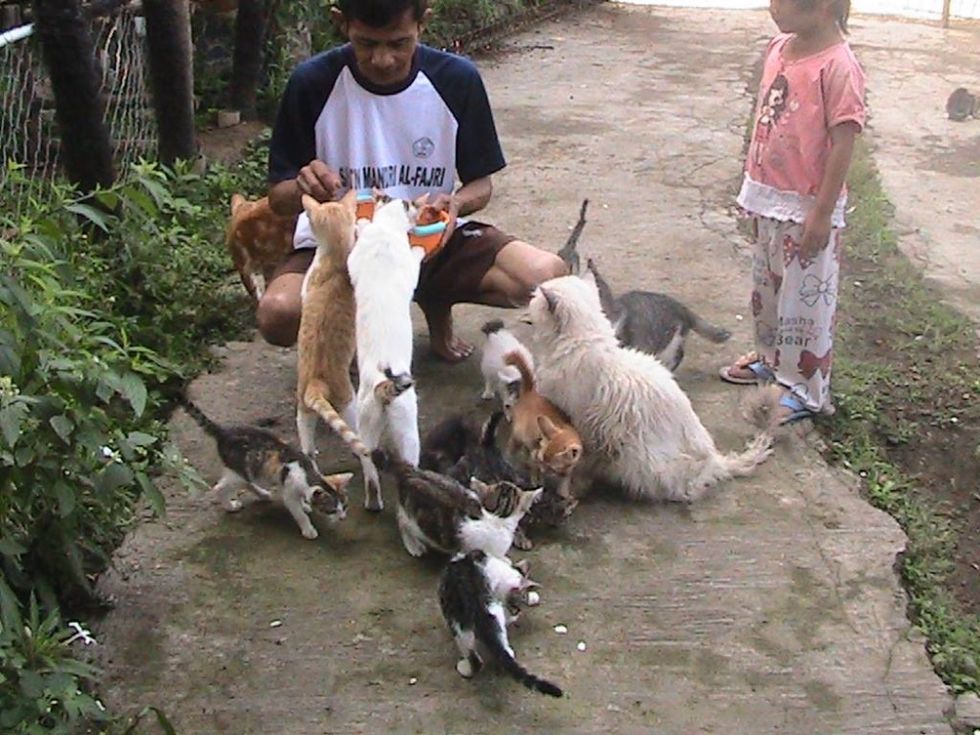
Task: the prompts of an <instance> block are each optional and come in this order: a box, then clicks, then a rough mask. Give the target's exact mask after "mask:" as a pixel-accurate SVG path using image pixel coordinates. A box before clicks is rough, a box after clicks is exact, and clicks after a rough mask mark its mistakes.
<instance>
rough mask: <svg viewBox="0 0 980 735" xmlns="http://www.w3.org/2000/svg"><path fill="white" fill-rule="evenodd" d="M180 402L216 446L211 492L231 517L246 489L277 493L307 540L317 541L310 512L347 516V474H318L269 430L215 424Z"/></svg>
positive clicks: (261, 494) (333, 517)
mask: <svg viewBox="0 0 980 735" xmlns="http://www.w3.org/2000/svg"><path fill="white" fill-rule="evenodd" d="M181 402H182V403H183V405H184V408H185V410H186V411H187V413H188V414H189V415H190V416H191V418H193V419H194V421H196V422H197V423H198V425H200V427H201V428H202V429H204V431H205V432H207V434H209V435H210V436H211V437H213V438H214V440H215V442H216V443H217V445H218V455H219V456H220V457H221V461H222V463H223V464H224V472H223V473H222V475H221V479H220V480H218V482H217V484H215V486H214V488H213V490H214V491H215V493H217V495H218V498H219V499H220V500H221V504H222V506H223V507H224V509H225V510H227V511H228V512H230V513H233V512H235V511H237V510H241V507H242V504H241V501H240V500H238V499H237V498H236V497H235V491H236V490H237V489H238V488H239V487H241V486H242V485H247V486H248V487H249V489H251V490H252V492H254V493H255V494H256V495H258V496H259V497H260V498H262V499H263V500H270V499H272V497H273V494H274V493H275V494H278V496H279V499H280V500H281V502H282V504H283V505H284V506H286V509H287V510H288V511H289V513H290V514H291V515H292V516H293V518H294V519H295V520H296V524H297V525H298V526H299V528H300V531H302V533H303V536H304V537H306V538H308V539H315V538H316V537H317V530H316V529H315V528H314V527H313V524H312V523H311V522H310V518H309V515H308V514H309V513H311V512H312V511H313V510H318V511H320V512H321V513H323V514H324V515H326V516H327V517H328V518H329V519H330V520H342V519H343V518H344V517H346V515H347V484H348V483H349V482H350V479H351V478H352V477H353V475H352V474H351V473H350V472H343V473H341V474H337V475H321V474H320V473H319V472H318V471H317V469H316V467H314V465H313V463H312V462H311V461H310V458H309V457H307V456H306V455H305V454H303V453H302V452H300V451H297V450H296V449H295V448H293V447H291V446H290V445H289V444H287V443H286V442H284V441H283V440H282V439H280V438H279V437H277V436H276V435H275V434H273V433H272V432H270V431H267V430H265V429H259V428H256V427H254V426H229V427H224V426H220V425H219V424H217V423H215V422H214V421H212V420H211V419H209V418H208V417H207V416H205V415H204V412H202V411H201V410H200V409H199V408H198V407H197V406H195V405H194V404H193V403H191V402H190V401H189V400H187V399H184V398H182V399H181Z"/></svg>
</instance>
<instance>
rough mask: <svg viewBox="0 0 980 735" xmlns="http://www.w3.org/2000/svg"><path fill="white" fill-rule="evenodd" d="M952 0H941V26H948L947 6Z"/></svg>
mask: <svg viewBox="0 0 980 735" xmlns="http://www.w3.org/2000/svg"><path fill="white" fill-rule="evenodd" d="M952 4H953V0H943V28H949V8H950V5H952Z"/></svg>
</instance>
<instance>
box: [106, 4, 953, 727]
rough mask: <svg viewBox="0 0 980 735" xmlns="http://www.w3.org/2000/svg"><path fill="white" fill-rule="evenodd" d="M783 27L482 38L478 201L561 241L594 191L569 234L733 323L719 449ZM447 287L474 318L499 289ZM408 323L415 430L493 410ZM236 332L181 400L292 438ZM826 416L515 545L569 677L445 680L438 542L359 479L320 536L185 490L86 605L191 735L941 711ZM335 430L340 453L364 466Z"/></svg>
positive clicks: (278, 513)
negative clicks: (763, 115) (768, 43)
mask: <svg viewBox="0 0 980 735" xmlns="http://www.w3.org/2000/svg"><path fill="white" fill-rule="evenodd" d="M771 32H772V28H771V27H770V25H769V22H768V18H767V15H766V14H765V13H764V12H752V11H746V12H732V13H714V14H711V16H710V23H709V22H707V21H706V15H705V14H704V13H703V12H699V11H683V10H656V9H652V8H630V7H625V6H617V5H612V4H606V5H602V6H599V7H596V8H593V9H590V10H585V11H582V12H581V13H578V14H575V15H569V16H566V17H564V18H562V19H559V20H556V21H553V22H549V23H547V24H545V25H543V26H541V27H540V28H538V29H536V30H534V31H530V32H527V33H525V34H522V35H520V36H518V37H515V38H514V39H513V40H512V41H511V42H510V43H509V44H508V45H507V48H505V49H504V50H503V52H502V53H500V54H499V55H498V56H496V57H495V58H494V59H484V60H481V62H480V65H481V68H482V69H483V71H484V75H485V79H486V81H487V86H488V89H489V91H490V95H491V99H492V102H493V104H494V108H495V111H496V116H497V123H498V128H499V131H500V134H501V139H502V141H503V143H504V147H505V151H506V152H507V154H508V159H509V167H508V169H507V170H506V171H505V172H504V173H502V174H501V175H499V176H498V177H497V178H496V179H495V184H496V187H495V196H494V201H493V203H492V205H491V207H490V209H489V211H488V212H487V214H486V216H487V219H489V220H490V221H496V222H498V223H499V224H500V225H501V226H503V227H505V228H507V229H510V230H512V231H514V232H515V233H519V234H521V235H522V236H524V237H525V238H526V239H528V240H529V241H531V242H534V243H539V244H541V245H542V246H544V247H548V248H552V249H554V248H557V247H558V246H559V245H560V244H561V243H562V242H563V240H564V239H565V237H566V235H567V232H568V229H569V228H570V227H571V225H572V224H573V222H574V220H575V216H576V213H577V211H578V206H579V204H580V202H581V199H582V198H583V197H585V196H589V197H590V198H591V199H592V207H591V210H590V211H591V216H590V221H589V224H588V226H587V229H586V231H585V235H584V236H583V239H582V243H581V250H582V251H583V253H585V254H588V255H592V256H594V257H596V258H597V259H598V261H599V263H600V264H601V265H602V266H603V268H604V270H605V271H606V274H607V277H608V279H609V280H610V281H611V283H612V284H613V286H614V288H616V289H617V290H626V289H629V288H641V287H645V288H653V289H657V290H662V291H666V292H669V293H672V294H674V295H676V296H678V297H680V298H682V299H683V300H685V301H686V302H687V303H688V304H689V305H691V306H692V307H694V308H695V309H696V310H697V311H699V312H700V313H701V315H702V316H704V317H706V318H707V319H709V320H711V321H714V322H716V323H718V324H721V325H723V326H726V327H728V328H730V329H732V331H733V332H734V334H735V336H734V338H733V340H732V342H731V343H730V344H727V345H712V344H708V343H706V342H705V341H704V340H700V339H698V338H697V337H693V338H692V339H691V340H690V342H689V345H688V355H687V357H686V359H685V362H684V364H683V365H682V366H681V368H680V370H679V371H678V376H677V377H678V380H679V382H680V383H681V385H682V386H683V387H684V388H685V390H687V391H688V393H689V395H690V396H691V398H692V402H693V403H694V406H695V408H696V410H697V411H698V412H699V414H700V415H701V417H702V419H703V421H704V422H705V424H706V425H707V426H708V427H709V429H710V430H711V431H712V433H713V435H714V436H715V437H716V440H717V442H718V444H719V445H720V446H721V447H722V448H724V449H725V450H731V449H736V448H739V447H741V446H742V445H743V444H744V442H745V441H746V440H747V439H748V438H749V437H750V436H751V434H752V429H751V427H749V426H748V425H747V424H746V422H745V421H744V420H742V419H741V418H740V414H739V410H738V407H739V400H740V397H741V395H742V393H741V392H740V389H737V388H735V387H732V386H727V385H724V384H722V383H721V382H720V381H718V380H717V378H716V370H717V367H718V366H719V365H720V364H722V363H724V362H725V361H726V360H728V359H730V358H731V357H732V356H733V355H734V354H737V353H738V352H739V351H740V350H742V349H744V348H745V347H746V346H747V345H748V344H749V343H750V326H749V321H750V318H748V316H747V315H746V314H745V311H744V310H745V302H746V298H747V294H748V292H749V288H748V283H749V280H748V279H749V272H748V262H747V257H746V254H745V247H744V243H743V242H742V240H741V238H740V236H739V235H738V233H737V230H736V224H735V220H734V218H733V217H732V214H731V212H730V203H731V188H732V184H733V182H734V181H735V180H736V179H737V177H738V175H739V171H740V165H741V162H740V155H741V147H742V131H743V129H744V123H745V117H746V114H747V111H748V109H749V105H750V100H751V96H752V90H751V89H750V83H749V80H750V77H751V70H752V65H753V63H754V61H755V59H756V58H757V56H758V53H759V52H760V50H761V48H762V45H763V44H764V42H765V40H766V39H767V38H768V37H769V35H770V34H771ZM458 312H459V314H458V317H459V320H458V321H459V326H460V331H461V333H462V334H463V336H465V337H467V338H470V339H476V338H477V337H478V327H479V324H480V323H482V321H483V320H485V319H486V318H487V316H488V315H490V314H499V313H500V312H494V311H492V310H489V309H485V308H480V307H465V308H461V309H458ZM503 316H504V317H505V318H507V320H508V321H509V322H510V323H511V324H513V323H514V322H515V319H514V316H515V315H514V314H513V313H510V314H508V313H504V314H503ZM417 326H418V329H417V335H416V336H417V339H416V350H417V352H416V370H415V373H416V377H417V380H418V383H419V386H420V390H419V395H420V420H421V424H422V428H423V429H425V428H427V427H429V426H431V425H432V424H433V423H434V422H435V421H437V420H438V419H439V418H441V417H442V416H443V415H445V414H446V413H448V412H450V411H453V410H465V411H470V412H473V413H474V414H476V415H484V414H485V412H486V408H485V407H484V406H482V405H480V401H479V399H478V393H479V387H480V384H479V377H478V366H477V363H476V361H475V360H470V361H469V362H468V363H466V364H463V365H460V366H457V367H452V368H450V367H447V366H445V365H442V364H439V363H436V362H434V361H433V360H431V359H430V358H429V356H428V354H427V350H426V348H425V346H424V345H425V338H424V330H423V329H422V326H421V322H420V321H418V322H417ZM220 353H221V354H222V356H223V357H224V367H223V369H222V370H221V371H220V372H218V373H214V374H210V375H205V376H202V377H201V378H199V379H198V380H197V381H195V383H194V384H193V386H192V387H191V395H192V397H193V398H194V399H195V400H196V401H198V402H199V404H200V405H201V406H202V407H203V408H204V409H205V411H207V412H208V413H209V414H211V415H212V416H214V417H215V418H217V419H219V420H221V421H223V422H256V421H259V420H263V419H270V420H272V421H273V422H275V424H276V426H277V427H278V429H279V430H280V431H281V432H282V433H283V434H284V435H285V436H288V437H294V429H293V425H292V424H293V422H292V418H291V416H292V413H293V407H292V400H293V398H292V392H293V380H294V354H293V352H292V351H291V350H281V349H276V348H272V347H269V346H266V345H264V344H261V343H260V342H257V341H256V342H249V343H232V344H229V345H227V346H226V347H224V348H221V350H220ZM584 388H585V389H588V386H585V387H584ZM173 430H174V435H175V437H176V438H177V441H178V442H179V444H180V446H181V448H182V450H183V451H184V453H185V455H186V456H187V457H188V459H189V460H190V461H191V462H192V463H194V465H195V466H197V467H199V468H200V469H201V471H202V474H203V475H204V476H205V477H206V478H207V479H208V480H210V481H213V480H215V479H216V478H217V475H218V473H219V465H218V462H217V457H216V456H215V453H214V451H213V447H212V445H211V442H210V440H208V439H206V438H205V437H204V436H203V435H202V434H201V432H200V431H199V430H198V429H197V428H196V427H195V426H193V425H192V424H191V423H190V422H189V420H188V419H187V418H186V417H185V416H184V415H183V414H182V413H178V414H176V415H175V417H174V419H173ZM812 443H813V439H812V437H811V438H810V439H809V440H804V439H801V438H800V437H796V438H795V439H793V440H791V441H789V442H787V443H785V444H783V445H781V446H780V447H779V450H778V452H777V455H776V457H774V458H773V459H772V460H771V461H770V462H769V463H767V464H766V465H765V466H763V467H761V468H760V469H759V471H758V473H757V475H755V476H754V477H752V478H749V479H746V480H742V481H739V482H737V483H732V484H731V485H730V486H728V487H725V488H722V489H720V490H719V491H718V492H717V493H715V494H713V495H712V496H710V497H709V498H707V499H705V500H704V501H702V502H700V503H698V504H696V505H694V506H692V507H681V506H676V505H674V506H664V505H649V504H633V503H628V502H626V501H624V500H622V499H620V498H617V497H615V496H596V497H591V498H589V499H588V501H587V502H585V503H583V505H582V506H580V508H579V510H578V511H576V514H575V515H574V516H573V517H572V519H571V520H570V521H569V523H568V525H567V526H566V527H564V528H562V529H560V530H558V531H555V532H553V533H550V534H546V535H544V536H542V537H540V538H539V543H538V546H537V548H536V549H535V550H533V551H531V552H529V553H527V554H526V555H525V554H518V555H517V556H526V557H527V558H528V559H530V562H531V565H532V570H533V576H535V578H537V579H538V580H539V581H540V582H541V583H542V584H543V585H544V587H543V590H542V597H543V601H542V605H541V607H539V608H537V609H535V610H533V611H531V613H530V614H529V615H527V616H526V617H525V618H524V620H522V621H521V623H520V624H519V625H518V626H517V628H515V630H514V631H513V633H512V642H513V644H514V647H515V649H516V651H517V655H518V658H519V659H521V660H522V661H523V662H524V663H525V665H527V666H528V668H530V669H531V670H532V671H534V672H536V673H538V674H540V675H542V676H546V677H547V678H550V679H553V680H555V681H556V682H558V683H559V684H561V685H562V686H563V687H564V688H565V690H566V692H567V697H566V698H564V699H563V700H560V701H553V700H547V699H546V698H544V697H540V696H538V695H535V694H532V693H529V692H527V691H524V690H523V689H522V688H521V687H519V686H518V685H517V684H515V683H514V682H512V681H510V680H508V679H506V678H505V677H504V676H503V675H502V674H501V673H500V672H499V671H496V670H490V671H487V672H484V673H483V674H481V676H480V677H479V678H478V679H476V680H474V681H472V682H466V681H463V680H462V679H460V678H459V677H458V675H457V674H456V672H455V670H454V669H453V664H454V662H455V653H454V648H453V644H452V642H451V640H450V638H449V635H448V633H447V632H446V630H445V628H444V625H443V623H442V621H441V619H440V617H439V613H438V606H437V601H436V595H435V587H436V584H437V578H438V570H439V560H437V559H431V560H425V561H423V562H419V561H417V560H414V559H411V558H410V557H408V555H407V554H405V552H404V551H403V549H402V548H401V546H400V542H399V540H398V536H397V532H396V529H395V524H394V518H393V513H392V508H391V503H392V492H391V490H392V488H391V487H386V499H387V501H388V506H387V508H386V510H385V512H384V513H383V514H381V515H380V516H372V515H369V514H366V513H365V512H364V511H363V510H361V509H360V507H359V505H358V507H355V508H354V509H353V511H352V513H351V514H350V516H349V517H348V519H347V520H346V521H344V522H343V523H342V524H339V525H337V526H336V527H333V528H326V527H322V529H321V530H322V531H323V533H321V536H320V538H319V539H318V540H317V541H315V542H309V541H306V540H304V539H303V538H302V537H301V536H300V535H299V533H298V530H297V529H296V528H295V526H294V524H293V523H292V520H291V519H290V518H289V517H288V516H287V514H286V513H285V511H283V510H281V509H278V508H275V507H269V506H266V505H262V504H258V503H249V505H248V507H246V509H245V510H244V511H242V512H241V513H240V514H238V515H236V516H227V515H225V514H224V513H223V512H222V511H221V510H220V509H219V508H217V506H216V505H215V504H214V502H213V500H212V499H211V498H210V497H209V496H206V495H199V496H195V497H188V496H187V495H186V494H184V493H183V492H182V491H180V490H179V489H176V488H171V489H170V492H169V493H168V500H169V508H170V510H169V514H168V517H167V519H166V520H164V521H160V522H152V523H146V524H143V525H142V526H140V527H139V528H138V529H137V530H136V531H135V532H134V533H133V534H131V536H130V537H129V538H128V540H127V542H126V544H125V545H124V546H123V548H122V549H120V551H119V554H118V556H117V559H116V564H115V568H114V570H112V571H111V572H109V573H107V574H106V575H105V577H104V578H103V579H102V580H101V583H100V584H101V589H102V591H103V592H105V593H106V594H108V595H110V596H111V597H112V599H113V600H114V601H115V603H116V607H115V610H114V611H113V612H112V613H111V614H110V615H109V616H108V617H107V618H106V619H105V620H103V621H102V622H101V623H100V624H99V626H98V627H97V633H98V637H99V640H100V649H101V662H102V665H103V666H104V668H105V670H106V680H105V684H104V687H103V689H104V691H105V692H106V694H107V698H108V700H109V702H110V704H111V705H112V706H113V707H114V709H116V710H117V711H124V710H125V709H126V708H128V707H137V706H140V705H144V704H154V705H158V706H160V707H162V708H163V709H164V710H165V711H166V712H167V714H168V716H170V717H171V719H172V720H173V721H174V723H175V725H176V726H177V729H178V732H180V733H182V735H188V734H192V733H201V734H204V733H208V734H211V733H225V732H226V733H235V734H236V735H246V734H250V733H281V734H283V735H292V734H293V733H295V734H297V735H299V734H301V733H302V734H303V735H307V734H309V733H361V732H364V733H381V732H386V733H387V732H399V733H401V732H406V733H409V732H411V733H490V732H493V733H497V732H524V731H532V730H534V731H540V732H562V733H566V732H567V733H593V732H616V733H639V732H658V733H660V732H662V733H684V734H685V735H686V734H688V733H725V734H726V735H728V734H734V733H745V734H746V735H749V734H752V735H758V734H759V733H804V732H805V733H814V734H817V733H824V734H828V735H829V734H830V733H835V734H836V733H854V734H855V735H856V734H858V733H861V734H864V733H908V734H909V735H912V734H921V733H930V734H931V733H949V732H950V728H949V726H948V724H947V723H946V721H945V719H944V710H945V709H946V707H947V706H948V704H949V698H948V696H947V695H946V693H945V690H944V688H943V686H942V684H941V683H940V682H939V680H938V679H937V678H936V676H935V675H934V673H933V672H932V669H931V667H930V665H929V662H928V660H927V658H926V655H925V652H924V646H923V641H922V640H921V637H920V636H918V634H917V633H916V632H915V631H914V630H912V629H911V628H910V626H909V624H908V621H907V618H906V616H905V596H904V593H903V592H902V590H901V588H900V586H899V584H898V580H897V579H896V576H895V574H894V571H893V565H894V562H895V556H896V554H897V553H898V552H899V551H900V550H901V549H902V548H903V547H904V544H905V538H904V535H903V534H902V533H901V531H900V530H899V529H898V527H897V526H896V524H895V523H894V521H893V520H892V519H891V518H889V517H888V516H886V515H884V514H882V513H880V512H878V511H876V510H874V509H872V508H871V507H870V506H868V505H867V504H866V503H865V502H864V501H863V500H862V499H861V497H860V495H859V493H858V489H857V484H856V482H855V481H854V478H852V477H850V476H848V475H847V474H846V473H843V472H840V471H837V470H833V469H831V468H828V467H827V466H826V465H825V464H824V463H823V462H822V461H821V460H820V457H819V454H818V452H817V451H816V450H815V448H814V446H813V444H812ZM322 444H323V448H324V450H325V454H324V456H325V461H324V465H325V466H326V467H329V468H331V469H333V468H338V469H339V468H341V467H350V466H351V464H352V463H351V461H350V460H349V459H348V458H347V457H345V456H344V455H343V454H341V453H340V452H339V451H338V447H337V443H336V441H335V440H333V439H328V438H323V440H322ZM355 500H356V501H360V493H359V492H358V493H355ZM558 624H562V625H565V626H567V628H568V632H567V634H564V635H560V634H558V633H556V632H555V630H554V626H556V625H558ZM579 642H583V643H585V650H584V651H580V650H579V647H578V645H577V644H578V643H579Z"/></svg>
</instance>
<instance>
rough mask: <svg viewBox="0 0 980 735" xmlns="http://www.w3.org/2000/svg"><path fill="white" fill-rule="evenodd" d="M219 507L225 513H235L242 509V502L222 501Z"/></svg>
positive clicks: (233, 499)
mask: <svg viewBox="0 0 980 735" xmlns="http://www.w3.org/2000/svg"><path fill="white" fill-rule="evenodd" d="M221 507H222V508H224V509H225V512H226V513H237V512H238V511H240V510H241V509H242V501H241V500H236V499H235V498H231V499H230V500H226V501H224V502H223V503H222V504H221Z"/></svg>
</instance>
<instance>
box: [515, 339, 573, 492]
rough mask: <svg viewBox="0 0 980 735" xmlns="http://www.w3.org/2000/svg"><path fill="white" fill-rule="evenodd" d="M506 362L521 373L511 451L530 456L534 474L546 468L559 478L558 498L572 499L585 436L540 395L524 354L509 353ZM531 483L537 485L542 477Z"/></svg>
mask: <svg viewBox="0 0 980 735" xmlns="http://www.w3.org/2000/svg"><path fill="white" fill-rule="evenodd" d="M504 362H505V363H506V364H508V365H513V366H514V367H516V368H517V370H518V371H519V372H520V374H521V392H520V395H519V396H518V398H517V401H516V402H515V403H514V405H513V406H511V409H510V413H511V435H510V442H509V445H508V446H509V449H510V451H511V452H512V453H514V454H517V455H520V454H524V455H525V456H527V457H529V458H530V460H531V461H530V465H531V469H532V471H533V470H542V469H543V470H545V471H547V472H552V473H554V474H556V475H558V476H559V477H560V478H561V483H560V484H559V487H558V495H559V496H560V497H561V498H563V499H568V498H569V495H570V482H571V474H572V470H574V469H575V466H576V465H577V464H578V462H579V460H580V459H581V458H582V437H580V436H579V433H578V432H577V431H576V430H575V427H574V426H572V422H571V421H570V420H569V418H568V416H566V415H565V413H564V412H563V411H562V410H561V409H560V408H558V406H556V405H555V404H554V403H552V402H551V401H549V400H548V399H547V398H545V397H544V396H543V395H541V394H540V393H538V392H537V390H536V389H535V385H534V375H533V374H532V372H531V368H530V366H529V365H528V364H527V362H526V361H525V360H524V358H523V356H522V355H521V353H520V352H516V351H515V352H509V353H507V354H506V355H505V356H504ZM531 480H532V481H533V482H537V481H538V478H535V477H532V478H531Z"/></svg>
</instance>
